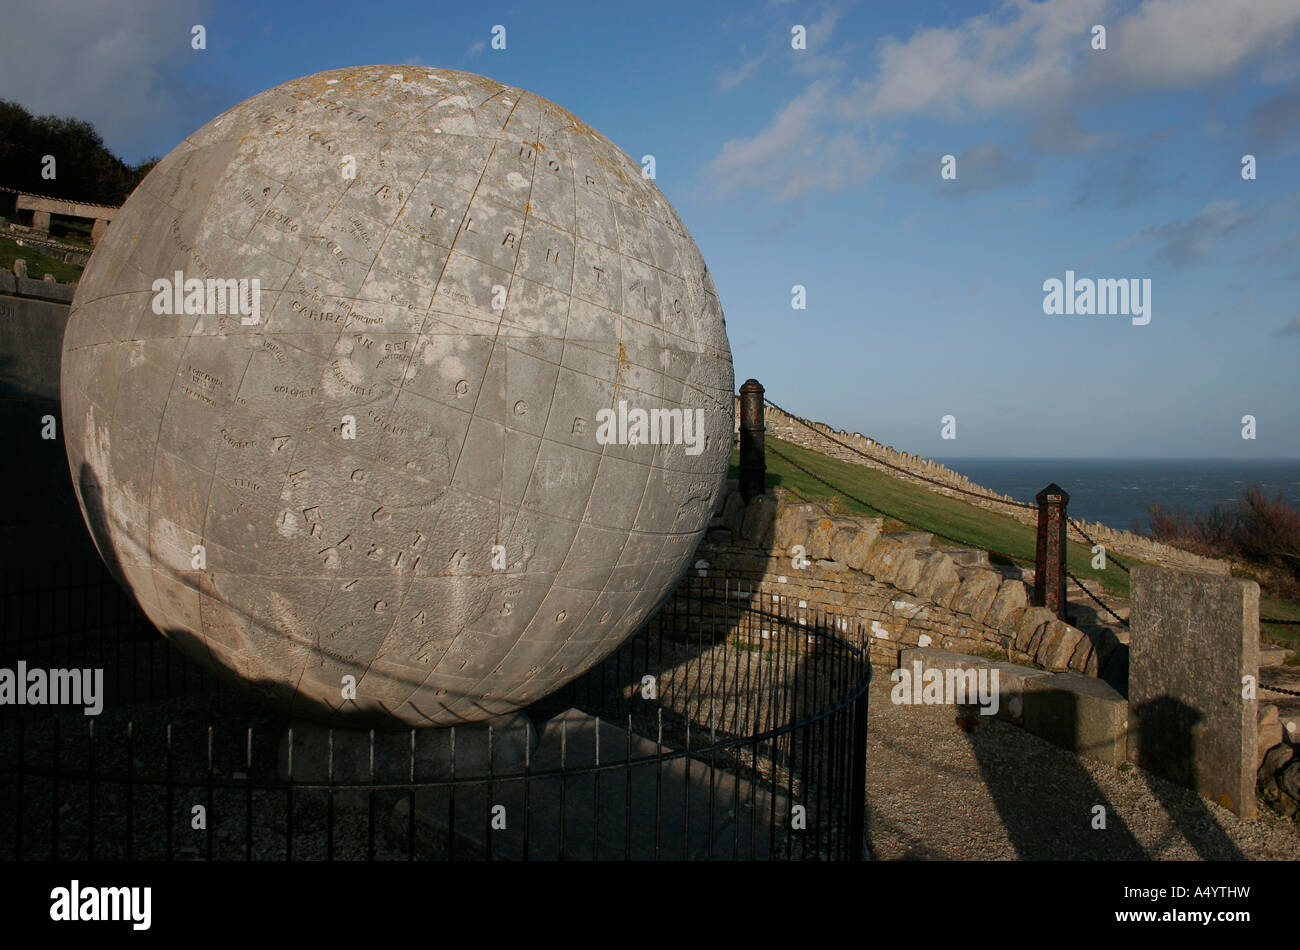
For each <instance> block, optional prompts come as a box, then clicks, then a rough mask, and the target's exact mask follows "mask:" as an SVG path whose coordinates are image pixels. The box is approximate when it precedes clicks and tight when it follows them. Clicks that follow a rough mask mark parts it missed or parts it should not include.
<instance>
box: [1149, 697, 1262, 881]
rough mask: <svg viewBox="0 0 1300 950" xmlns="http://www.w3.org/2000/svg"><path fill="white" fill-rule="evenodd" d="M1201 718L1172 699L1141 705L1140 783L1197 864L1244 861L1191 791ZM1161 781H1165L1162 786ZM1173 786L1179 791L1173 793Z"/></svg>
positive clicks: (1164, 698)
mask: <svg viewBox="0 0 1300 950" xmlns="http://www.w3.org/2000/svg"><path fill="white" fill-rule="evenodd" d="M1204 718H1205V716H1204V715H1203V714H1202V713H1201V712H1200V711H1199V710H1197V709H1195V708H1193V707H1192V706H1189V705H1187V703H1184V702H1183V701H1182V700H1180V699H1175V698H1174V697H1172V696H1161V697H1159V698H1158V699H1153V700H1151V701H1150V702H1147V703H1144V704H1143V705H1142V707H1141V709H1139V710H1138V716H1137V719H1138V721H1139V722H1141V723H1142V729H1141V730H1140V732H1139V739H1138V749H1139V752H1140V755H1139V758H1138V761H1140V762H1141V763H1142V764H1143V768H1142V770H1141V771H1142V777H1143V778H1144V779H1145V780H1146V783H1147V786H1148V787H1149V788H1150V789H1151V794H1152V795H1154V796H1155V797H1156V800H1157V801H1159V802H1160V807H1161V808H1163V809H1164V810H1165V813H1166V814H1168V815H1169V819H1170V821H1172V822H1173V823H1174V824H1175V825H1176V826H1177V827H1178V830H1179V831H1181V832H1182V833H1183V837H1185V838H1186V839H1187V841H1188V843H1189V844H1190V845H1191V846H1192V847H1193V848H1195V849H1196V853H1197V854H1198V855H1199V856H1200V857H1201V859H1202V860H1204V861H1244V860H1246V858H1245V856H1244V855H1243V854H1242V853H1241V851H1240V850H1239V849H1238V848H1237V846H1236V844H1234V843H1233V841H1232V839H1231V838H1229V837H1228V835H1227V833H1226V832H1225V831H1224V830H1223V828H1221V827H1220V826H1219V823H1218V821H1216V820H1215V818H1214V815H1213V814H1211V813H1210V810H1209V809H1208V808H1206V807H1205V800H1204V798H1202V796H1201V795H1200V794H1199V793H1198V792H1194V791H1190V790H1191V789H1194V788H1195V787H1196V769H1197V756H1196V737H1195V735H1194V734H1193V729H1194V728H1195V727H1196V725H1197V723H1199V722H1200V721H1201V720H1202V719H1204ZM1148 769H1150V770H1153V771H1154V772H1155V773H1158V774H1153V771H1148ZM1160 775H1163V776H1164V777H1165V778H1167V779H1168V781H1161V779H1160V777H1159V776H1160ZM1170 782H1172V783H1174V785H1170V784H1169V783H1170ZM1177 785H1181V786H1183V788H1176V787H1174V786H1177Z"/></svg>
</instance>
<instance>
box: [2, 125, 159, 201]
mask: <svg viewBox="0 0 1300 950" xmlns="http://www.w3.org/2000/svg"><path fill="white" fill-rule="evenodd" d="M46 155H53V156H54V160H55V177H54V178H51V179H46V178H42V177H41V170H42V168H43V167H44V166H45V156H46ZM157 163H158V159H156V158H150V159H146V160H145V161H143V162H141V163H140V164H138V165H128V164H126V163H125V162H123V161H122V160H121V159H120V158H118V157H117V156H116V155H114V154H113V153H112V152H110V151H109V150H108V148H107V147H106V146H105V145H104V140H103V139H102V138H101V137H100V135H99V133H98V132H96V131H95V127H94V126H93V125H91V124H90V123H89V122H83V121H81V120H80V119H62V118H59V117H58V116H52V115H44V116H33V115H32V114H31V113H30V112H28V111H27V110H26V109H24V108H23V107H22V106H20V105H19V104H18V103H16V102H9V101H7V100H0V185H3V186H5V187H6V188H16V189H18V190H19V191H29V192H32V193H33V194H38V195H48V196H50V197H53V198H71V199H74V200H78V201H93V202H97V203H99V204H109V205H120V204H121V203H122V202H123V201H125V200H126V197H127V195H129V194H130V193H131V192H132V190H134V188H135V186H136V185H137V184H139V183H140V179H141V178H143V177H144V176H145V175H146V174H147V173H148V171H149V169H151V168H152V167H153V166H154V165H156V164H157Z"/></svg>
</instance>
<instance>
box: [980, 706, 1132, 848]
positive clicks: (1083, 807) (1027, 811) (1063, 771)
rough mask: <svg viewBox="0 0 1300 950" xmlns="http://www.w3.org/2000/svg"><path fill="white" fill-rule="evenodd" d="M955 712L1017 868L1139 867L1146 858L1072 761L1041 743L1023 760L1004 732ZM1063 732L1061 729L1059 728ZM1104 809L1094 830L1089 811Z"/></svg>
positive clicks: (996, 724) (987, 720) (992, 722)
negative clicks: (1059, 864)
mask: <svg viewBox="0 0 1300 950" xmlns="http://www.w3.org/2000/svg"><path fill="white" fill-rule="evenodd" d="M958 708H959V716H958V721H959V722H963V723H965V725H964V726H963V728H967V727H969V729H968V733H967V739H968V741H969V742H970V744H971V749H972V751H973V752H974V753H975V758H976V761H977V762H978V763H979V769H980V774H981V776H982V777H983V779H984V783H985V785H987V787H988V790H989V794H990V795H991V796H992V797H993V803H994V805H995V807H996V808H997V810H998V816H999V817H1000V818H1001V820H1002V826H1003V827H1004V828H1005V829H1006V832H1007V837H1008V838H1009V839H1010V841H1011V843H1012V845H1013V846H1014V847H1015V849H1016V856H1017V857H1018V858H1020V859H1021V860H1030V861H1033V860H1039V861H1041V860H1081V859H1082V860H1130V861H1132V860H1146V859H1147V857H1148V855H1147V853H1146V851H1145V850H1144V849H1143V847H1142V845H1141V844H1140V843H1139V842H1138V840H1137V838H1136V837H1134V835H1133V833H1132V832H1131V831H1130V830H1129V829H1128V826H1127V825H1126V824H1125V823H1124V820H1123V819H1122V818H1120V816H1119V815H1118V814H1117V813H1116V811H1115V809H1114V808H1113V807H1112V806H1111V804H1110V802H1109V801H1107V799H1106V797H1105V796H1104V795H1103V794H1102V791H1101V789H1100V788H1098V787H1097V783H1096V782H1094V781H1093V780H1092V776H1091V775H1090V774H1088V770H1087V769H1085V768H1084V767H1083V766H1082V765H1081V764H1080V763H1079V760H1078V758H1077V757H1076V756H1075V754H1074V753H1071V752H1067V751H1065V750H1062V749H1055V748H1052V747H1051V746H1047V745H1046V744H1045V743H1042V742H1041V740H1033V739H1030V737H1029V736H1028V735H1026V736H1025V738H1026V739H1027V740H1029V741H1030V742H1032V744H1033V745H1034V746H1035V747H1037V748H1038V749H1040V750H1041V751H1039V752H1038V754H1032V755H1029V756H1026V755H1025V754H1024V752H1025V746H1024V744H1022V743H1015V745H1014V747H1009V745H1008V743H1007V742H1006V738H1005V734H1002V735H999V734H1000V733H1004V730H1008V729H1015V730H1016V731H1017V732H1020V730H1019V728H1018V727H1016V726H1012V725H1009V724H1007V723H1004V722H1001V721H999V720H996V719H991V717H988V716H980V715H979V712H978V709H977V707H975V706H962V707H958ZM1061 725H1062V726H1063V727H1065V728H1066V729H1069V728H1070V725H1071V724H1069V723H1062V724H1061ZM1098 805H1101V806H1103V807H1104V808H1105V809H1106V827H1105V828H1104V829H1098V828H1094V827H1093V825H1094V823H1095V818H1094V809H1095V808H1096V806H1098Z"/></svg>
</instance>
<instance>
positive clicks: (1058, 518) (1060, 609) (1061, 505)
mask: <svg viewBox="0 0 1300 950" xmlns="http://www.w3.org/2000/svg"><path fill="white" fill-rule="evenodd" d="M1034 501H1036V502H1038V548H1037V550H1036V551H1035V552H1034V596H1033V599H1032V601H1031V603H1032V604H1033V606H1035V607H1046V608H1047V609H1048V610H1050V611H1051V612H1052V613H1054V614H1056V616H1057V617H1059V618H1061V619H1062V620H1064V619H1065V553H1066V540H1065V527H1066V514H1065V506H1066V505H1068V504H1069V503H1070V496H1069V494H1068V493H1067V492H1066V491H1065V489H1064V488H1062V487H1061V486H1060V485H1058V484H1056V482H1052V484H1050V485H1048V486H1047V487H1046V488H1044V489H1043V490H1042V491H1040V492H1039V493H1038V494H1037V495H1035V496H1034Z"/></svg>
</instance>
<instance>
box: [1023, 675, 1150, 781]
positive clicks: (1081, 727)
mask: <svg viewBox="0 0 1300 950" xmlns="http://www.w3.org/2000/svg"><path fill="white" fill-rule="evenodd" d="M1023 699H1024V727H1025V730H1026V731H1027V732H1031V733H1033V734H1034V735H1036V736H1038V737H1039V738H1042V739H1046V740H1047V741H1048V742H1051V743H1053V744H1054V745H1058V746H1060V747H1061V748H1063V749H1069V750H1070V751H1072V752H1076V753H1078V754H1079V755H1081V756H1086V757H1087V758H1090V759H1094V760H1096V761H1099V762H1104V763H1105V764H1107V765H1110V766H1114V767H1116V768H1118V767H1119V766H1120V765H1122V764H1123V763H1124V761H1125V760H1126V756H1127V738H1128V725H1129V723H1128V702H1127V701H1125V699H1124V697H1123V696H1122V695H1120V693H1119V692H1118V691H1117V690H1116V689H1115V688H1114V687H1112V686H1110V685H1109V684H1108V683H1106V682H1104V681H1102V680H1099V679H1096V678H1094V677H1091V676H1083V675H1081V674H1079V673H1054V674H1052V675H1051V676H1045V677H1030V678H1026V679H1025V680H1024V681H1023Z"/></svg>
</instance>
